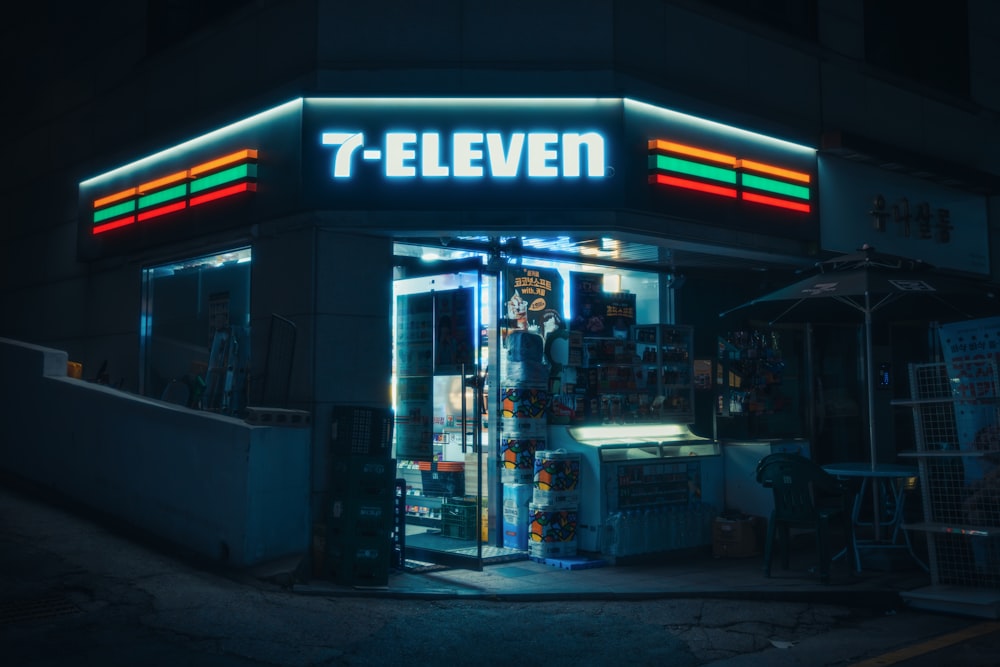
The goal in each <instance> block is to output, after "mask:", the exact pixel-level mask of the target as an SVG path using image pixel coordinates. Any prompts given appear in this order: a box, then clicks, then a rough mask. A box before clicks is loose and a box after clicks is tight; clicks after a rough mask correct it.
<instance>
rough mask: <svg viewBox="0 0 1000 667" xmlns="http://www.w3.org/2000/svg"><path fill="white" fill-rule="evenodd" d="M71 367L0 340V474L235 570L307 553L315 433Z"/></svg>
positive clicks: (46, 352) (43, 351)
mask: <svg viewBox="0 0 1000 667" xmlns="http://www.w3.org/2000/svg"><path fill="white" fill-rule="evenodd" d="M66 363H67V355H66V353H65V352H62V351H60V350H53V349H49V348H44V347H39V346H35V345H30V344H25V343H21V342H17V341H13V340H9V339H4V338H0V368H2V369H3V377H4V380H3V383H2V385H0V406H2V410H0V468H3V469H5V470H6V471H8V472H10V473H13V474H15V475H18V476H20V477H22V478H24V479H26V480H29V481H31V482H34V483H37V484H39V485H42V486H44V487H50V488H52V489H54V490H56V491H58V492H59V493H60V494H62V495H63V496H64V497H67V498H69V499H72V500H77V501H79V502H80V503H81V504H83V505H85V506H87V507H89V508H92V509H96V510H98V511H101V512H104V513H107V514H109V515H111V516H114V517H117V518H121V519H123V520H125V521H126V522H127V523H129V524H133V525H135V526H136V527H138V528H140V529H142V530H143V531H146V532H148V533H150V534H152V535H155V536H158V537H161V538H163V539H165V540H167V541H169V542H172V543H175V544H177V545H178V546H180V547H183V548H185V549H188V550H191V551H193V552H194V553H196V554H199V555H202V556H207V557H208V558H211V559H217V560H222V561H225V562H226V563H228V564H230V565H233V566H236V567H243V566H249V565H254V564H258V563H263V562H266V561H269V560H273V559H278V558H284V557H287V556H291V555H296V554H304V553H306V551H307V547H308V542H309V526H310V518H309V480H310V474H309V465H310V452H309V447H310V444H309V443H310V428H305V427H272V426H252V425H250V424H247V423H246V422H244V421H242V420H240V419H236V418H232V417H226V416H221V415H216V414H212V413H206V412H201V411H197V410H191V409H188V408H185V407H181V406H176V405H173V404H170V403H165V402H162V401H156V400H152V399H148V398H144V397H141V396H137V395H134V394H129V393H126V392H123V391H119V390H116V389H112V388H110V387H106V386H102V385H97V384H93V383H89V382H86V381H84V380H77V379H73V378H70V377H67V374H66Z"/></svg>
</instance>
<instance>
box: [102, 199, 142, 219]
mask: <svg viewBox="0 0 1000 667" xmlns="http://www.w3.org/2000/svg"><path fill="white" fill-rule="evenodd" d="M133 211H135V201H134V200H131V199H130V200H129V201H127V202H123V203H121V204H115V205H114V206H109V207H107V208H102V209H101V210H100V211H94V222H101V221H103V220H110V219H111V218H117V217H118V216H121V215H126V214H128V213H132V212H133Z"/></svg>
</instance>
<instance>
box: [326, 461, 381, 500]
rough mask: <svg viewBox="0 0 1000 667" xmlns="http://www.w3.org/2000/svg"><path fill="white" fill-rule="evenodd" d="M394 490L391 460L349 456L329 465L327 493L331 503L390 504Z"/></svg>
mask: <svg viewBox="0 0 1000 667" xmlns="http://www.w3.org/2000/svg"><path fill="white" fill-rule="evenodd" d="M395 486H396V460H395V459H384V458H379V457H373V456H349V457H344V458H342V459H338V460H335V461H333V462H332V463H331V464H330V492H331V497H332V498H334V499H336V498H354V499H358V500H359V501H364V502H371V501H374V500H376V499H382V500H383V501H385V502H392V498H393V495H394V493H395Z"/></svg>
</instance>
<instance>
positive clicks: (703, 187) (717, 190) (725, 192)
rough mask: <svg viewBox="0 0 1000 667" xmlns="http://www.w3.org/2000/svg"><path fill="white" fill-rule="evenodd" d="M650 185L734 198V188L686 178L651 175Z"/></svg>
mask: <svg viewBox="0 0 1000 667" xmlns="http://www.w3.org/2000/svg"><path fill="white" fill-rule="evenodd" d="M649 182H650V183H657V184H659V185H672V186H674V187H677V188H686V189H688V190H697V191H699V192H707V193H708V194H712V195H721V196H723V197H731V198H733V199H735V198H736V188H723V187H720V186H718V185H711V184H710V183H702V182H700V181H691V180H688V179H686V178H676V177H674V176H667V175H666V174H652V175H650V177H649Z"/></svg>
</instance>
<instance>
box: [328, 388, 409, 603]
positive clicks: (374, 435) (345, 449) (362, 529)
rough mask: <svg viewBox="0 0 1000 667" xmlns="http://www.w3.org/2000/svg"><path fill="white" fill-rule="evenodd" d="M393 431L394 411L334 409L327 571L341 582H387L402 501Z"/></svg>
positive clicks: (360, 408) (362, 583)
mask: <svg viewBox="0 0 1000 667" xmlns="http://www.w3.org/2000/svg"><path fill="white" fill-rule="evenodd" d="M392 429H393V416H392V411H391V410H389V409H378V408H369V407H362V406H340V407H336V408H334V410H333V421H332V424H331V435H330V457H329V459H330V467H329V469H330V484H329V488H330V494H329V498H330V500H329V502H328V504H327V513H326V557H325V561H326V567H325V574H327V575H328V576H330V577H332V578H333V579H334V580H335V581H337V582H338V583H341V584H347V585H362V586H385V585H386V584H388V580H389V567H390V564H391V563H392V562H393V558H394V553H393V533H394V531H395V530H397V526H396V514H397V512H396V506H397V504H398V501H397V493H396V461H395V460H394V459H392V458H390V456H391V452H392ZM397 558H398V556H397Z"/></svg>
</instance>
